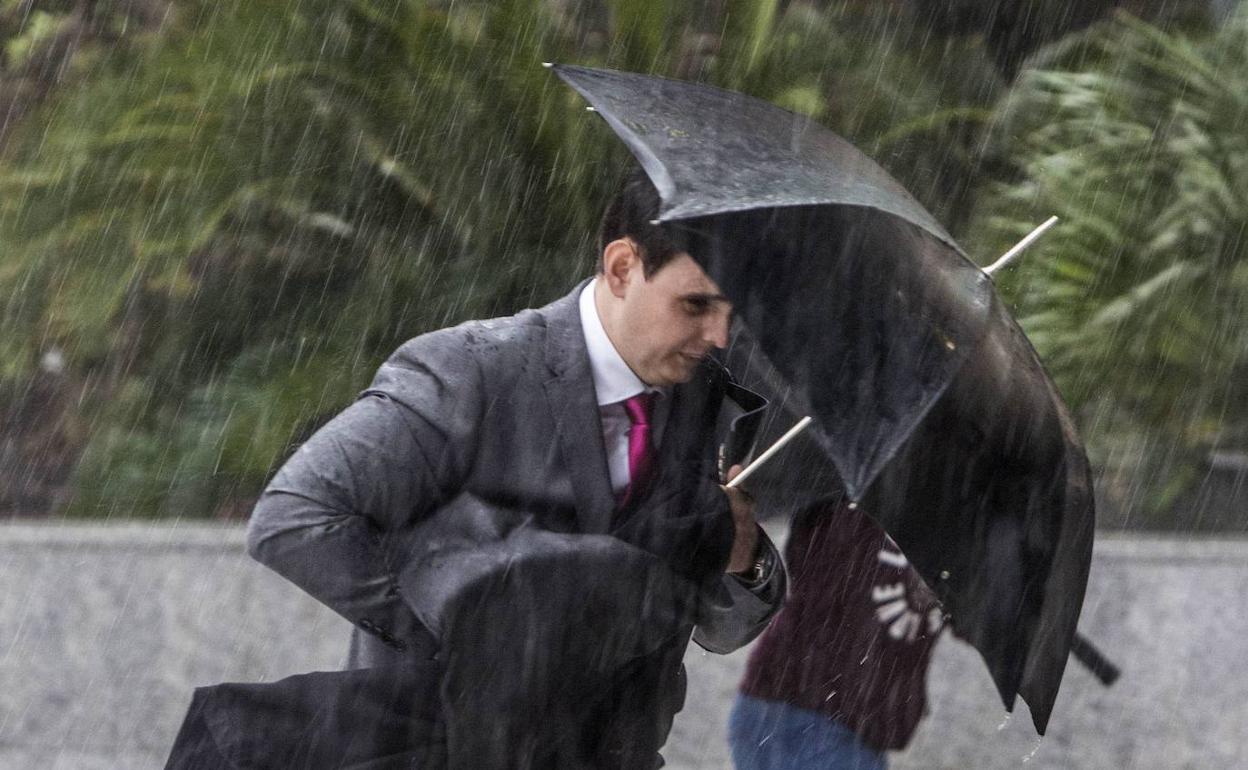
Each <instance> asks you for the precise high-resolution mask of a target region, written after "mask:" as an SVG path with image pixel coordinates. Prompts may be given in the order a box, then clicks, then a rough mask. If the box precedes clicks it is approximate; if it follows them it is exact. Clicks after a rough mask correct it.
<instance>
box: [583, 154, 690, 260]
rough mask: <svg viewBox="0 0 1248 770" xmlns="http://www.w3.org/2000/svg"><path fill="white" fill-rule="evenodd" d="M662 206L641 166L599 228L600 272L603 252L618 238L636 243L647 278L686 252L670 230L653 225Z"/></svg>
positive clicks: (634, 172) (624, 185)
mask: <svg viewBox="0 0 1248 770" xmlns="http://www.w3.org/2000/svg"><path fill="white" fill-rule="evenodd" d="M659 204H660V200H659V191H658V190H656V189H655V187H654V183H653V182H651V181H650V177H648V176H646V172H644V171H642V170H641V168H640V167H639V166H634V167H633V170H632V171H631V172H629V174H628V176H626V177H625V178H624V184H623V185H622V186H621V187H620V191H619V192H618V193H616V196H615V198H614V199H613V200H612V201H611V203H610V204H609V205H608V206H607V210H606V211H605V212H603V215H602V225H601V226H600V227H599V228H598V254H599V258H598V272H600V273H601V272H602V252H603V250H604V249H606V248H607V244H608V243H610V242H611V241H614V240H616V239H618V238H624V237H628V238H632V239H633V240H634V241H635V242H636V243H637V246H638V247H639V250H640V252H641V266H642V270H643V272H644V273H645V275H646V277H647V278H649V277H650V276H652V275H654V274H655V273H656V272H658V270H659V268H661V267H663V266H664V265H666V264H667V263H668V262H671V261H672V258H673V257H675V256H676V255H677V254H680V253H681V252H682V251H685V248H684V247H683V246H682V245H681V243H680V240H681V239H679V238H678V237H674V236H675V234H674V233H673V232H672V231H671V230H670V229H669V228H667V227H665V226H663V225H655V224H651V222H652V221H653V220H655V219H657V218H658V216H659Z"/></svg>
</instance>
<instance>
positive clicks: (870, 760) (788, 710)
mask: <svg viewBox="0 0 1248 770" xmlns="http://www.w3.org/2000/svg"><path fill="white" fill-rule="evenodd" d="M728 743H729V745H730V746H731V748H732V761H733V764H735V765H736V767H737V770H885V768H886V767H887V766H888V764H887V762H886V761H885V759H884V753H883V752H879V751H875V750H874V749H872V748H870V747H868V746H865V745H864V744H863V743H862V741H860V740H858V736H857V735H856V734H855V733H854V731H853V730H850V729H849V728H848V727H846V726H845V725H843V724H841V723H840V722H837V721H836V720H834V719H832V718H830V717H827V716H824V715H823V714H820V713H818V712H815V711H810V710H808V709H804V708H799V707H797V706H790V705H789V704H787V703H779V702H776V701H769V700H760V699H758V698H750V697H748V696H745V695H738V696H737V702H736V703H735V704H733V707H732V716H731V717H730V718H729V721H728Z"/></svg>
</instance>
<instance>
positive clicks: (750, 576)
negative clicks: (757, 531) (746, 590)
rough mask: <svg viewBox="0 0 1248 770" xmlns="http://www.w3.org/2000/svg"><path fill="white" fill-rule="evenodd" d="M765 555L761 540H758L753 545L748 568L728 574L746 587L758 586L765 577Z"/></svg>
mask: <svg viewBox="0 0 1248 770" xmlns="http://www.w3.org/2000/svg"><path fill="white" fill-rule="evenodd" d="M767 555H768V552H767V550H766V549H764V548H763V541H762V538H759V539H758V540H756V541H755V543H754V555H753V557H752V558H751V559H750V563H749V566H747V567H746V568H745V569H743V570H735V571H730V572H729V573H728V574H729V575H732V576H733V577H735V578H737V579H738V580H741V581H743V582H745V583H746V584H747V585H758V584H759V583H762V582H763V580H764V579H766V577H767V561H768V559H767Z"/></svg>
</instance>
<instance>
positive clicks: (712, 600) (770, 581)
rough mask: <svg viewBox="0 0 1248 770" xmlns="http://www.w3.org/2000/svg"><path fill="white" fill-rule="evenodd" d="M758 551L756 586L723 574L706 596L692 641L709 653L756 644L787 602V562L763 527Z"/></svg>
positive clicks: (728, 650) (727, 651)
mask: <svg viewBox="0 0 1248 770" xmlns="http://www.w3.org/2000/svg"><path fill="white" fill-rule="evenodd" d="M758 548H759V558H760V559H761V560H762V563H763V574H762V577H761V579H759V581H758V582H757V583H751V582H750V581H747V580H744V579H742V578H739V577H736V576H734V575H723V576H722V577H721V578H720V580H719V583H718V585H716V586H715V587H714V589H713V590H712V591H710V592H709V595H707V596H704V597H703V600H702V602H701V605H700V609H699V613H698V624H697V628H695V629H694V632H693V641H695V642H697V643H698V645H699V646H700V647H702V648H703V649H705V650H707V651H708V652H714V653H719V654H727V653H730V652H733V651H734V650H738V649H740V648H742V647H744V646H745V645H747V644H749V643H750V642H752V641H754V639H755V637H757V636H758V635H759V634H761V633H762V632H763V629H764V628H766V627H767V624H768V623H769V622H771V618H772V617H773V616H774V615H775V614H776V613H777V612H779V610H780V607H781V605H782V604H783V603H784V596H785V592H786V591H787V589H788V577H787V575H786V573H785V570H784V563H783V562H782V561H781V559H780V554H779V552H778V551H777V549H776V546H775V544H774V543H772V542H771V538H769V537H767V533H766V532H764V531H763V529H762V527H759V530H758Z"/></svg>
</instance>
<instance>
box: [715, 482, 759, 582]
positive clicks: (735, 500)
mask: <svg viewBox="0 0 1248 770" xmlns="http://www.w3.org/2000/svg"><path fill="white" fill-rule="evenodd" d="M740 472H741V466H740V465H734V466H732V467H731V468H729V469H728V481H732V480H733V479H734V478H736V476H737V474H738V473H740ZM720 488H721V489H723V490H724V494H726V495H728V506H729V507H730V508H731V509H732V523H733V524H734V525H735V526H736V536H735V537H734V538H733V540H732V556H730V557H729V559H728V569H727V570H725V571H726V572H734V573H743V572H747V571H749V570H751V569H753V567H754V559H755V552H756V551H757V550H758V524H757V523H756V522H755V521H754V498H752V497H750V495H749V493H747V492H746V491H745V490H744V489H741V488H740V487H735V488H731V489H730V488H729V487H726V486H721V487H720Z"/></svg>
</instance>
